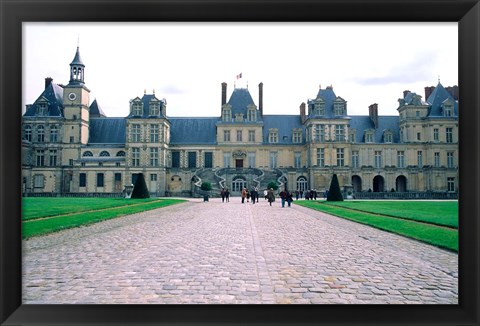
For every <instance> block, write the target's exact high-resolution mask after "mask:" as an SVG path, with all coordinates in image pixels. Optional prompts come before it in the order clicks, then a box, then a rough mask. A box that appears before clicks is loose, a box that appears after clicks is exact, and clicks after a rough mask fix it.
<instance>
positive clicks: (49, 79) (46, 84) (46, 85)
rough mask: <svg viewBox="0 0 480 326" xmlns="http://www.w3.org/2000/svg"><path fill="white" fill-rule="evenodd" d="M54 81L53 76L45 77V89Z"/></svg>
mask: <svg viewBox="0 0 480 326" xmlns="http://www.w3.org/2000/svg"><path fill="white" fill-rule="evenodd" d="M52 81H53V78H51V77H47V78H45V89H47V87H48V86H50V84H51V83H52Z"/></svg>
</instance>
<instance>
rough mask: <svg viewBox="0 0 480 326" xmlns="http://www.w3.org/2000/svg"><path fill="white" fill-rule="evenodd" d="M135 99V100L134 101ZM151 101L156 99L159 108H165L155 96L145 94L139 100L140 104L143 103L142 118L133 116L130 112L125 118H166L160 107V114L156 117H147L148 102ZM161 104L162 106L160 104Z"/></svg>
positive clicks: (162, 101)
mask: <svg viewBox="0 0 480 326" xmlns="http://www.w3.org/2000/svg"><path fill="white" fill-rule="evenodd" d="M136 99H137V98H135V99H134V100H136ZM152 99H156V100H158V101H159V102H160V106H161V107H162V106H165V105H166V103H165V101H164V100H160V99H158V98H157V97H156V96H155V94H145V95H143V97H142V98H141V99H140V100H141V101H142V102H143V115H142V116H140V117H139V116H134V115H133V113H132V112H130V114H129V115H128V116H127V118H158V117H163V118H166V116H165V112H164V109H162V108H161V107H160V114H159V115H158V116H155V117H153V116H150V115H149V104H150V101H151V100H152ZM162 103H163V104H162Z"/></svg>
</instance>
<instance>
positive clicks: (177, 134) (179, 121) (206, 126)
mask: <svg viewBox="0 0 480 326" xmlns="http://www.w3.org/2000/svg"><path fill="white" fill-rule="evenodd" d="M169 121H170V144H171V145H190V144H191V145H197V144H198V145H214V144H215V143H216V141H217V139H216V130H217V129H216V123H217V121H218V117H215V118H169Z"/></svg>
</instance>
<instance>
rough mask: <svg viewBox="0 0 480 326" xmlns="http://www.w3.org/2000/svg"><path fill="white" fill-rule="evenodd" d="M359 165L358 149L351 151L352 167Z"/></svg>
mask: <svg viewBox="0 0 480 326" xmlns="http://www.w3.org/2000/svg"><path fill="white" fill-rule="evenodd" d="M358 167H360V161H359V155H358V151H352V168H358Z"/></svg>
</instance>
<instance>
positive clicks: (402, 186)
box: [395, 175, 407, 192]
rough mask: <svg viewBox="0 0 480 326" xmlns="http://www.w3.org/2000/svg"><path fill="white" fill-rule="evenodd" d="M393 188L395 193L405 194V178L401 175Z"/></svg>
mask: <svg viewBox="0 0 480 326" xmlns="http://www.w3.org/2000/svg"><path fill="white" fill-rule="evenodd" d="M395 188H396V191H397V192H406V191H407V178H406V177H405V176H404V175H401V176H399V177H398V178H397V180H396V181H395Z"/></svg>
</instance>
